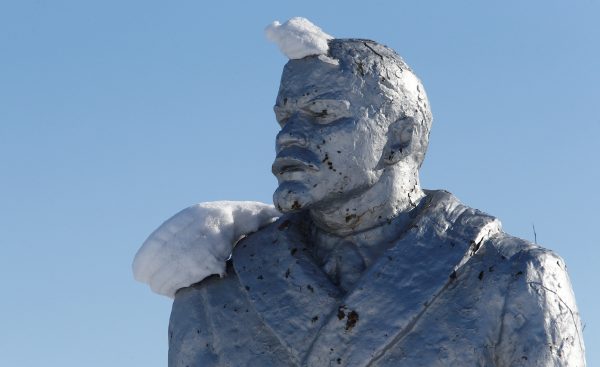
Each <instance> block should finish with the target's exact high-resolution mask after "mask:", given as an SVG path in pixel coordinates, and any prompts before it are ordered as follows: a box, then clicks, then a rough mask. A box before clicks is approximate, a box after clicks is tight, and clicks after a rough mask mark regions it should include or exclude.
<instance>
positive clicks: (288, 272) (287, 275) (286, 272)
mask: <svg viewBox="0 0 600 367" xmlns="http://www.w3.org/2000/svg"><path fill="white" fill-rule="evenodd" d="M290 273H291V271H290V269H289V268H288V270H286V271H285V278H286V279H287V278H289V277H290Z"/></svg>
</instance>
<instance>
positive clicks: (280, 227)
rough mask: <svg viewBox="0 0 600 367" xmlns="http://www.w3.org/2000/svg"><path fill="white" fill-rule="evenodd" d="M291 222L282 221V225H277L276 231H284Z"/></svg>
mask: <svg viewBox="0 0 600 367" xmlns="http://www.w3.org/2000/svg"><path fill="white" fill-rule="evenodd" d="M290 224H291V222H290V221H289V220H285V221H283V223H281V224H280V225H279V227H277V229H279V230H280V231H283V230H284V229H287V228H288V227H289V226H290Z"/></svg>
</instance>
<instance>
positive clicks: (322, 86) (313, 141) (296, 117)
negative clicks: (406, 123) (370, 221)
mask: <svg viewBox="0 0 600 367" xmlns="http://www.w3.org/2000/svg"><path fill="white" fill-rule="evenodd" d="M382 98H383V97H382V95H381V91H380V90H379V89H378V90H375V88H373V90H369V89H368V88H367V87H365V83H361V80H360V78H359V77H357V76H355V75H353V74H351V73H350V72H345V71H341V70H340V69H339V66H337V65H333V64H330V63H327V62H324V61H321V60H319V59H318V58H317V57H310V58H305V59H300V60H291V61H290V62H288V64H287V65H286V67H285V70H284V72H283V76H282V80H281V86H280V90H279V94H278V96H277V102H276V104H275V107H274V109H275V114H276V117H277V121H278V122H279V124H280V125H281V127H282V129H281V131H280V132H279V134H277V139H276V152H277V157H276V159H275V162H274V163H273V167H272V170H273V174H274V175H275V176H276V177H277V180H278V183H279V187H278V188H277V190H276V191H275V193H274V195H273V200H274V203H275V205H276V206H277V208H278V209H279V210H281V211H283V212H289V211H295V210H299V209H303V208H308V207H327V206H328V205H330V204H331V203H332V202H334V201H347V200H348V199H349V198H350V197H351V196H359V195H361V194H362V193H363V192H364V191H365V190H367V189H368V188H369V187H371V186H372V185H373V184H374V183H375V182H377V180H378V179H379V177H380V176H381V173H382V171H383V167H382V164H381V163H380V161H381V155H382V150H383V147H384V145H385V143H386V140H387V139H386V132H387V127H388V122H387V121H386V118H385V116H382V115H381V114H378V113H377V111H378V110H379V106H380V105H381V103H382V101H381V99H382ZM349 209H350V210H352V208H349Z"/></svg>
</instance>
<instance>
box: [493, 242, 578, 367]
mask: <svg viewBox="0 0 600 367" xmlns="http://www.w3.org/2000/svg"><path fill="white" fill-rule="evenodd" d="M511 260H512V261H511V262H512V264H513V266H512V274H511V275H510V276H511V282H510V285H509V287H508V291H507V295H506V303H505V306H504V312H503V315H502V326H501V332H500V338H499V342H498V345H497V347H496V362H497V363H496V365H497V366H502V367H509V366H511V367H514V366H527V367H529V366H531V367H533V366H561V367H566V366H569V367H584V366H585V348H584V344H583V338H582V334H581V332H582V328H581V321H580V319H579V313H578V311H577V305H576V304H575V296H574V294H573V290H572V288H571V282H570V280H569V276H568V275H567V271H566V266H565V263H564V261H563V260H562V259H561V258H560V257H559V256H558V255H556V254H555V253H553V252H552V251H549V250H546V249H543V248H538V247H534V248H529V249H527V250H523V251H521V252H518V253H517V254H515V255H514V256H513V257H511Z"/></svg>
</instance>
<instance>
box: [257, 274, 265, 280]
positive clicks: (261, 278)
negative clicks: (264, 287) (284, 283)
mask: <svg viewBox="0 0 600 367" xmlns="http://www.w3.org/2000/svg"><path fill="white" fill-rule="evenodd" d="M256 279H258V280H263V279H264V278H263V276H262V274H261V275H259V276H258V277H256Z"/></svg>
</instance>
